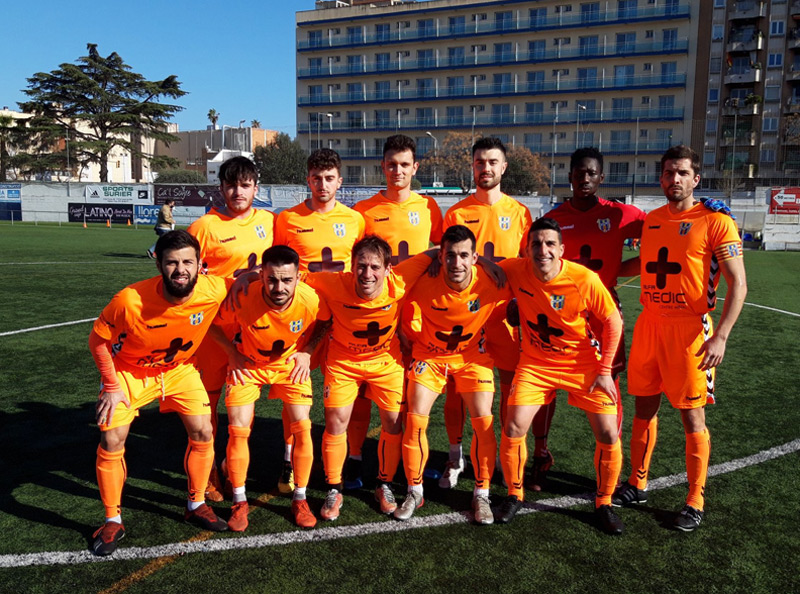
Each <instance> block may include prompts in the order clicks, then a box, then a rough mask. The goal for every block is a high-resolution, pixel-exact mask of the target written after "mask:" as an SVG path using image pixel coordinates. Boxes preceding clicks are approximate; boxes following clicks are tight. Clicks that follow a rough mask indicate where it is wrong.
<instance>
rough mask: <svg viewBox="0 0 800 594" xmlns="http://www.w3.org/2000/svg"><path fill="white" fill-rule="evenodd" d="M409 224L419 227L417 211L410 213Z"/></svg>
mask: <svg viewBox="0 0 800 594" xmlns="http://www.w3.org/2000/svg"><path fill="white" fill-rule="evenodd" d="M408 222H409V223H411V224H412V225H419V213H418V212H417V211H416V210H414V211H411V212H409V213H408Z"/></svg>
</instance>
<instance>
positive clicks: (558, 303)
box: [550, 295, 564, 310]
mask: <svg viewBox="0 0 800 594" xmlns="http://www.w3.org/2000/svg"><path fill="white" fill-rule="evenodd" d="M550 305H552V306H553V309H555V310H558V309H564V296H563V295H550Z"/></svg>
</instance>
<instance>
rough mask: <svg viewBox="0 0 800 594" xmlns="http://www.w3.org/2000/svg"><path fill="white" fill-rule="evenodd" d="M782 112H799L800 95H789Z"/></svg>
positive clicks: (787, 113)
mask: <svg viewBox="0 0 800 594" xmlns="http://www.w3.org/2000/svg"><path fill="white" fill-rule="evenodd" d="M784 113H785V114H786V115H789V114H792V113H800V97H790V98H789V99H787V100H786V108H785V109H784Z"/></svg>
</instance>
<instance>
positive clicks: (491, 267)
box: [478, 255, 508, 289]
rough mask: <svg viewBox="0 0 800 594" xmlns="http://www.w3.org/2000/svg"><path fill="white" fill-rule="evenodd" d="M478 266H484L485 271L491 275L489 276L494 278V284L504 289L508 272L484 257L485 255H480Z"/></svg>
mask: <svg viewBox="0 0 800 594" xmlns="http://www.w3.org/2000/svg"><path fill="white" fill-rule="evenodd" d="M478 266H480V267H481V268H483V270H484V272H486V274H488V275H489V278H491V279H492V281H493V282H494V284H496V285H497V286H498V288H500V289H502V288H503V287H505V286H506V281H507V280H508V279H507V278H506V272H505V270H503V269H502V268H500V267H499V266H498V265H497V264H495V263H494V262H492V261H491V260H489V259H488V258H484V257H483V256H480V255H479V256H478Z"/></svg>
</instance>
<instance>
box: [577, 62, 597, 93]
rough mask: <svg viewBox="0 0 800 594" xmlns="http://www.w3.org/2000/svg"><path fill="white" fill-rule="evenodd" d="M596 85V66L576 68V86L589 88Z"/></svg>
mask: <svg viewBox="0 0 800 594" xmlns="http://www.w3.org/2000/svg"><path fill="white" fill-rule="evenodd" d="M595 86H597V68H594V67H592V68H578V88H579V89H589V88H592V87H595Z"/></svg>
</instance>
